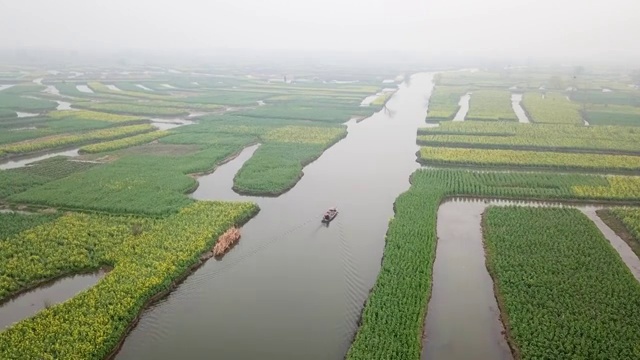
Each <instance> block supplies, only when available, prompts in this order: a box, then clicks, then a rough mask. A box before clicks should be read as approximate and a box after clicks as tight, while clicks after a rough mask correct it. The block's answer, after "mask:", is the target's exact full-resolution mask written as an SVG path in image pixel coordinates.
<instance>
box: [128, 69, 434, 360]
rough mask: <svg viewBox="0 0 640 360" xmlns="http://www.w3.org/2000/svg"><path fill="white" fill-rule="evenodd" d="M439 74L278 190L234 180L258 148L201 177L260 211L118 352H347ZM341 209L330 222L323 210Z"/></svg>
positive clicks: (250, 355)
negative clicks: (248, 193)
mask: <svg viewBox="0 0 640 360" xmlns="http://www.w3.org/2000/svg"><path fill="white" fill-rule="evenodd" d="M432 78H433V75H432V74H417V75H414V76H413V77H412V78H411V81H410V82H408V83H404V84H402V85H400V87H399V90H398V91H397V92H396V93H395V94H394V95H393V97H392V98H391V100H389V102H388V103H387V108H388V109H389V111H381V112H378V113H376V114H374V115H373V116H371V117H370V118H368V119H366V120H363V121H361V122H358V123H356V122H349V123H348V132H349V134H348V136H347V137H346V138H345V139H343V140H341V141H340V142H339V143H337V144H336V145H334V146H333V147H331V148H330V149H328V150H327V151H326V152H325V153H324V154H323V155H322V156H321V157H320V158H319V159H318V160H316V161H315V162H313V163H311V164H309V165H308V166H306V167H305V168H304V176H303V177H302V179H301V180H300V182H299V183H298V184H297V185H296V186H295V187H294V188H293V189H292V190H290V191H289V192H287V193H285V194H283V195H281V196H279V197H277V198H255V197H243V196H240V195H238V194H236V193H234V192H233V191H232V190H231V188H230V186H231V184H232V179H233V176H235V173H236V172H237V170H238V169H239V168H240V167H241V165H242V163H243V162H244V161H246V160H247V159H248V158H249V157H250V156H251V152H252V151H255V150H256V148H257V146H253V147H250V148H248V149H246V150H245V152H243V153H241V154H240V156H239V157H238V158H236V160H234V161H231V162H229V163H227V164H225V165H223V166H221V167H220V168H219V169H218V170H217V171H216V172H214V173H213V174H211V175H209V176H205V177H203V178H201V179H200V186H199V188H198V189H197V190H196V191H195V192H194V193H193V197H194V198H196V199H199V200H222V199H224V200H248V201H255V202H256V203H258V204H259V205H260V208H261V211H260V213H259V214H258V215H257V216H256V217H255V218H254V219H252V220H251V221H250V222H249V223H248V224H246V225H245V226H244V227H243V229H242V238H241V240H240V242H239V243H238V245H237V246H236V247H234V249H233V250H232V251H231V252H230V253H228V254H227V255H225V257H224V258H223V259H222V260H221V261H217V260H215V259H212V260H210V261H208V262H207V263H206V264H205V265H204V266H203V267H201V268H200V269H199V270H197V271H196V272H195V273H194V274H192V275H191V276H189V277H188V278H187V279H186V281H185V282H184V283H182V284H181V285H180V286H179V287H178V288H177V289H176V291H174V292H173V293H171V294H170V295H169V296H168V297H167V298H165V299H163V300H162V301H161V302H159V303H157V304H156V305H154V306H153V307H151V308H149V309H148V310H147V311H146V312H145V313H144V314H143V316H142V318H141V320H140V322H139V324H138V325H137V326H136V328H135V329H134V330H133V332H132V333H131V334H130V335H129V337H128V338H127V339H126V341H125V343H124V346H123V348H122V349H121V351H120V352H119V354H118V355H117V358H118V359H175V358H183V357H184V356H186V355H187V354H188V357H189V358H194V359H196V358H210V357H216V358H221V359H276V358H280V359H341V358H343V357H344V355H345V353H346V351H347V350H348V348H349V346H350V343H351V339H352V337H353V334H354V333H355V331H356V330H357V319H358V317H359V314H360V311H361V309H362V307H363V304H364V301H365V299H366V298H367V295H368V292H369V289H370V288H371V287H372V286H373V284H374V282H375V279H376V277H377V274H378V271H379V269H380V260H381V258H382V251H383V247H384V238H385V233H386V230H387V225H388V221H389V219H390V218H391V217H392V216H393V202H394V200H395V198H396V197H397V196H398V195H399V194H400V193H402V192H403V191H405V190H407V189H408V188H409V176H410V175H411V173H413V171H415V170H416V169H417V168H418V167H419V165H418V164H417V163H416V161H415V153H416V151H417V150H418V147H417V145H416V144H415V136H416V130H417V128H418V127H419V126H423V125H424V114H425V113H426V110H427V109H426V104H427V102H426V101H425V97H427V98H428V97H429V96H430V94H431V90H432V87H433V84H432ZM332 206H336V207H337V208H338V210H339V215H338V217H337V218H336V219H335V220H334V221H333V222H332V223H330V224H329V226H325V225H323V224H321V222H320V220H321V215H322V213H323V212H324V211H325V210H326V209H327V208H329V207H332Z"/></svg>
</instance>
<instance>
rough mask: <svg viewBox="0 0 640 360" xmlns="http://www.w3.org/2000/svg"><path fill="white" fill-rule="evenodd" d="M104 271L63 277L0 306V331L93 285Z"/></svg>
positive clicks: (103, 274)
mask: <svg viewBox="0 0 640 360" xmlns="http://www.w3.org/2000/svg"><path fill="white" fill-rule="evenodd" d="M105 274H106V272H105V271H102V270H101V271H98V272H95V273H90V274H81V275H74V276H69V277H65V278H62V279H59V280H56V281H54V282H51V283H48V284H45V285H42V286H39V287H37V288H35V289H33V290H30V291H27V292H25V293H22V294H20V295H18V296H16V297H15V298H13V299H11V300H9V301H7V302H5V303H4V304H1V305H0V331H2V330H4V329H5V328H7V327H9V326H11V325H12V324H14V323H16V322H18V321H21V320H23V319H26V318H28V317H31V316H33V315H35V314H36V313H37V312H38V311H40V310H42V309H44V308H46V307H50V306H53V305H56V304H59V303H61V302H64V301H66V300H68V299H71V298H72V297H74V296H75V295H76V294H78V293H79V292H81V291H83V290H86V289H88V288H90V287H91V286H93V285H95V284H96V283H97V282H98V281H99V280H100V279H102V278H103V277H104V276H105Z"/></svg>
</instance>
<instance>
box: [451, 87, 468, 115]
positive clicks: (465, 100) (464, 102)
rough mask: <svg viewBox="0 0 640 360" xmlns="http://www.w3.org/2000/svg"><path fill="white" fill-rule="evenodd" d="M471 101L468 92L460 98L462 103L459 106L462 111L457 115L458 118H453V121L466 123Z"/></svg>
mask: <svg viewBox="0 0 640 360" xmlns="http://www.w3.org/2000/svg"><path fill="white" fill-rule="evenodd" d="M470 100H471V93H470V92H468V93H466V94H464V95H462V96H461V97H460V101H459V102H458V105H459V106H460V109H459V110H458V112H457V113H456V116H455V117H454V118H453V121H464V118H465V117H467V113H468V112H469V101H470Z"/></svg>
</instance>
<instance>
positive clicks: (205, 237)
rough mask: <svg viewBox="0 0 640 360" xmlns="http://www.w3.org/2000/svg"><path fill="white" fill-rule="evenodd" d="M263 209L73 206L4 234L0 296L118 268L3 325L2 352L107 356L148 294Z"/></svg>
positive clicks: (161, 289)
mask: <svg viewBox="0 0 640 360" xmlns="http://www.w3.org/2000/svg"><path fill="white" fill-rule="evenodd" d="M257 211H258V208H257V206H256V205H254V204H251V203H242V202H235V203H226V202H196V203H193V204H191V205H189V206H186V207H184V208H182V209H181V210H180V211H179V212H178V213H177V214H174V215H172V216H170V217H168V218H165V219H145V218H140V217H117V216H110V215H98V214H96V215H87V214H68V215H64V216H62V217H60V218H58V219H57V220H54V221H53V222H52V223H49V224H45V225H40V226H36V227H34V228H31V229H29V230H25V231H23V232H21V233H19V234H16V235H13V236H11V237H9V238H8V239H6V241H0V257H2V258H3V259H7V261H2V262H1V263H0V269H2V270H1V271H0V273H1V274H2V276H0V299H1V298H6V297H7V296H9V295H10V294H11V293H13V292H15V291H18V290H19V289H23V288H25V287H29V286H30V285H33V284H37V283H38V282H39V281H43V280H47V279H50V278H53V277H57V276H60V275H64V274H70V273H77V272H86V271H91V270H97V269H99V268H101V267H105V266H106V267H110V268H111V267H112V268H113V270H111V271H110V272H109V273H108V274H107V276H106V277H105V278H103V279H102V280H100V281H99V282H98V284H96V285H95V286H93V287H92V288H90V289H88V290H86V291H83V292H81V293H80V294H78V295H76V296H75V297H73V298H72V299H70V300H68V301H66V302H64V303H61V304H58V305H55V306H52V307H50V308H47V309H44V310H42V311H40V312H39V313H37V314H36V315H35V316H33V317H31V318H28V319H25V320H23V321H21V322H18V323H16V324H14V325H13V326H11V327H9V328H8V329H6V330H5V331H3V332H0V358H3V359H36V358H37V359H96V360H101V359H104V358H106V357H107V356H108V355H109V354H110V353H111V352H112V351H113V350H114V348H115V347H116V346H117V344H118V342H119V341H120V339H122V337H124V336H125V335H126V334H127V332H128V329H129V327H130V326H131V324H132V323H133V322H134V321H135V319H136V318H137V317H138V316H139V314H140V313H141V311H142V310H143V309H144V307H145V306H147V305H148V303H149V302H151V301H153V300H155V299H157V298H158V296H160V295H162V294H164V293H167V292H168V291H169V290H170V289H171V287H172V284H173V283H174V282H175V281H177V280H178V279H180V278H181V277H183V276H185V275H186V274H188V273H189V271H190V269H191V268H192V267H194V266H196V265H198V264H199V263H200V262H201V260H200V256H201V254H203V253H204V252H206V251H208V250H209V249H211V248H212V246H213V245H214V243H215V242H216V240H217V238H218V237H219V236H220V235H221V234H222V233H224V232H225V231H226V230H227V229H229V228H230V227H232V226H234V225H239V224H243V223H245V222H246V221H248V220H249V219H250V218H251V217H252V216H253V215H255V213H256V212H257ZM133 226H136V227H137V228H138V229H139V230H140V231H132V227H133ZM42 259H47V261H46V262H45V261H42Z"/></svg>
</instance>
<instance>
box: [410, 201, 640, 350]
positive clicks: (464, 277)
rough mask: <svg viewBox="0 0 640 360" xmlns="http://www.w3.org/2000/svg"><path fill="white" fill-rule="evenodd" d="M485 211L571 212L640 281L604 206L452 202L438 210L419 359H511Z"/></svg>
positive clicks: (639, 266)
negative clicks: (490, 262) (489, 263)
mask: <svg viewBox="0 0 640 360" xmlns="http://www.w3.org/2000/svg"><path fill="white" fill-rule="evenodd" d="M489 206H533V207H572V208H577V209H579V210H580V211H582V212H583V213H584V214H585V215H586V216H587V217H588V218H589V219H591V220H592V221H593V222H594V224H595V225H596V227H598V229H600V231H601V233H602V234H603V236H604V237H605V238H606V239H607V240H608V241H609V243H610V244H611V246H612V247H613V248H614V249H615V250H616V251H617V252H618V254H619V255H620V258H621V259H622V260H623V262H624V263H625V264H626V265H627V267H628V268H629V270H630V271H631V273H632V274H633V275H634V276H635V277H636V279H638V281H640V260H639V259H638V257H637V256H636V255H635V253H634V252H633V251H632V250H631V248H630V247H629V246H628V245H627V243H626V242H624V240H622V239H620V237H618V236H617V235H616V234H615V232H614V231H613V230H611V229H610V228H609V227H608V226H607V225H606V224H605V223H604V222H603V221H602V220H601V219H600V218H599V217H598V216H597V214H596V210H598V209H601V208H603V207H604V206H603V205H574V204H563V203H557V202H538V201H526V200H523V201H512V200H491V199H485V200H478V199H451V200H448V201H446V202H444V203H442V204H441V205H440V207H439V209H438V224H437V234H438V246H437V249H436V260H435V262H434V268H433V284H432V286H433V287H432V294H431V299H430V301H429V306H428V312H427V317H426V319H425V334H426V337H425V339H424V340H423V353H422V359H443V360H463V359H496V360H499V359H507V360H508V359H512V355H511V352H510V350H509V347H508V345H507V343H506V340H505V338H504V335H503V333H502V331H503V330H504V328H503V326H502V323H501V322H500V318H499V316H500V312H499V308H498V305H497V302H496V300H495V294H494V292H493V281H492V279H491V277H490V275H489V273H488V271H487V269H486V265H485V254H484V248H483V234H482V228H481V221H482V213H484V211H485V210H486V208H487V207H489Z"/></svg>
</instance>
